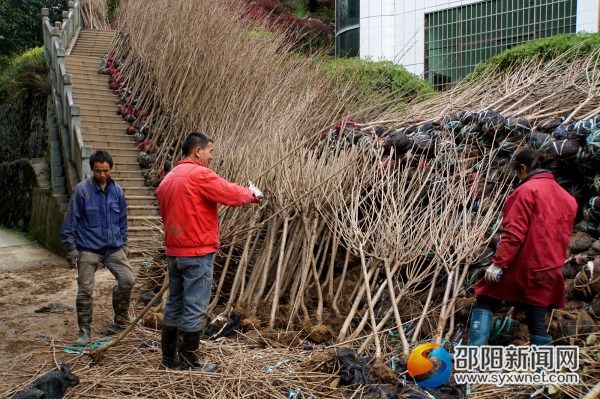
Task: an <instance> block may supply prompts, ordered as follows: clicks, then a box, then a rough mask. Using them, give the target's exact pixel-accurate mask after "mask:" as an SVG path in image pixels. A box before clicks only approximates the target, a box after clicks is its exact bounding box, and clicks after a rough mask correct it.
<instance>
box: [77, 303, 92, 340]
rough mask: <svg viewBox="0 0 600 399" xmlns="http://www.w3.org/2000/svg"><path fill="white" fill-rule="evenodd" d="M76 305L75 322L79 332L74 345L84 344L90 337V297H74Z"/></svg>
mask: <svg viewBox="0 0 600 399" xmlns="http://www.w3.org/2000/svg"><path fill="white" fill-rule="evenodd" d="M75 304H76V306H77V324H78V325H79V334H78V335H77V341H75V344H76V345H81V346H85V345H87V344H89V343H90V340H91V339H92V330H91V325H92V309H93V302H92V300H91V299H79V298H78V299H76V301H75Z"/></svg>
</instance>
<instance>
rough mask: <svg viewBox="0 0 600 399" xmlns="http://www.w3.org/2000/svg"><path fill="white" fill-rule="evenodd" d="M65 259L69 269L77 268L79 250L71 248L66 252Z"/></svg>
mask: <svg viewBox="0 0 600 399" xmlns="http://www.w3.org/2000/svg"><path fill="white" fill-rule="evenodd" d="M67 261H68V262H69V266H70V267H71V269H77V263H78V262H79V251H78V250H77V249H73V250H71V251H69V252H68V253H67Z"/></svg>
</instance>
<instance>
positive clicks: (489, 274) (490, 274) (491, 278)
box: [484, 264, 504, 284]
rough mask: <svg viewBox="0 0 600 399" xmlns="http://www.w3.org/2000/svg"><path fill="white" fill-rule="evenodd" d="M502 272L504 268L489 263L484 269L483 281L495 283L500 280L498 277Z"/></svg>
mask: <svg viewBox="0 0 600 399" xmlns="http://www.w3.org/2000/svg"><path fill="white" fill-rule="evenodd" d="M503 273H504V270H503V269H502V268H501V267H500V266H496V265H494V264H492V265H489V266H488V268H487V269H485V276H484V278H485V281H486V282H488V283H490V284H494V283H497V282H498V281H500V277H502V274H503Z"/></svg>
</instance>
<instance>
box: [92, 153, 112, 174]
mask: <svg viewBox="0 0 600 399" xmlns="http://www.w3.org/2000/svg"><path fill="white" fill-rule="evenodd" d="M96 162H100V163H104V162H106V163H107V164H108V166H110V168H111V169H112V167H113V160H112V157H111V156H110V154H109V153H108V152H106V151H104V150H98V151H95V152H94V153H93V154H92V156H91V157H90V169H92V170H93V169H94V164H95V163H96Z"/></svg>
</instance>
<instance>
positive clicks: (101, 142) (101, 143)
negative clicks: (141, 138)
mask: <svg viewBox="0 0 600 399" xmlns="http://www.w3.org/2000/svg"><path fill="white" fill-rule="evenodd" d="M84 135H85V133H84ZM85 142H86V144H89V145H91V146H92V147H94V148H104V149H107V150H110V149H117V148H135V149H137V147H136V143H135V141H133V139H132V138H131V136H127V135H126V134H124V135H123V138H121V137H119V138H114V139H112V138H109V139H104V138H101V137H98V136H96V137H94V136H90V135H85ZM109 152H110V151H109Z"/></svg>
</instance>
